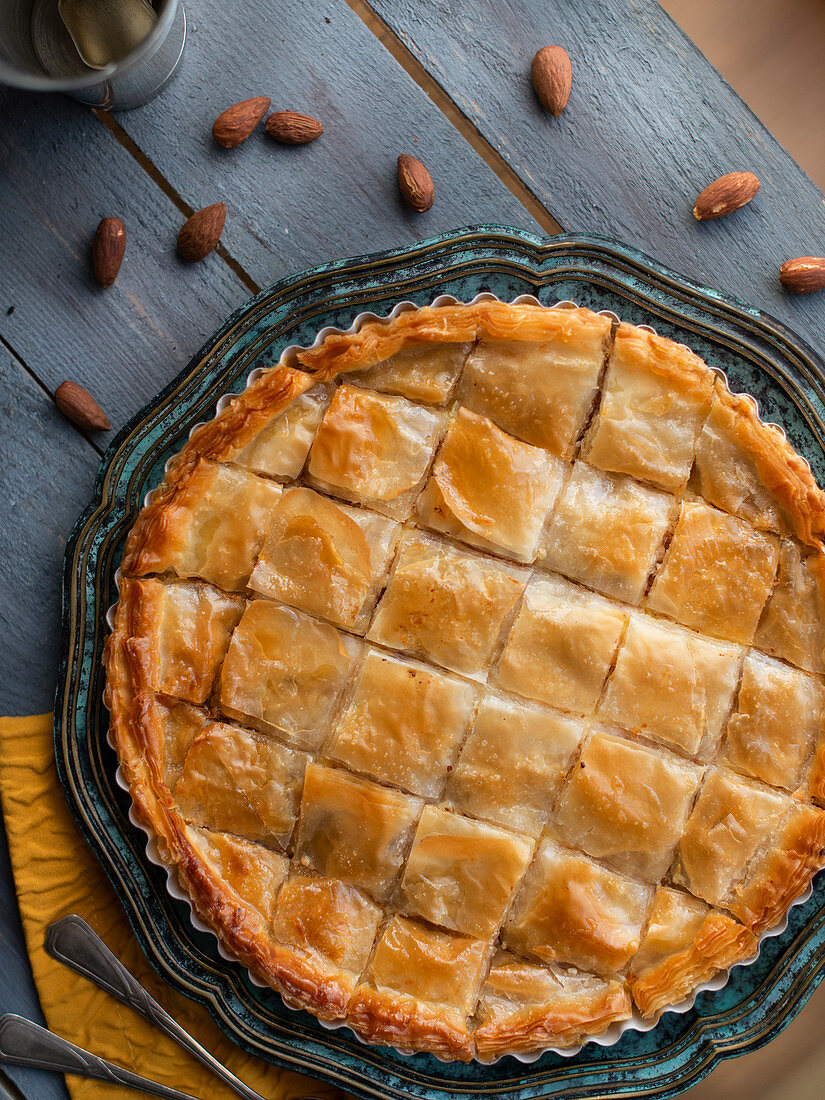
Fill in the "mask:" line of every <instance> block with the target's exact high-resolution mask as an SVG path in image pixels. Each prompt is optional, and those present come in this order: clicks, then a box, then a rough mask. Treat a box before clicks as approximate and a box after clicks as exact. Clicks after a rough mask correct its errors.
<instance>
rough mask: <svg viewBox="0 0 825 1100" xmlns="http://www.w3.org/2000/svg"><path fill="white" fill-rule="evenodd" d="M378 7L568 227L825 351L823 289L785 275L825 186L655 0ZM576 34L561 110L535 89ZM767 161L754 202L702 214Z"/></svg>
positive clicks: (805, 239) (811, 244) (807, 242)
mask: <svg viewBox="0 0 825 1100" xmlns="http://www.w3.org/2000/svg"><path fill="white" fill-rule="evenodd" d="M372 6H373V8H374V9H375V11H376V12H377V13H378V15H379V16H380V17H381V18H382V19H383V20H384V22H385V23H386V24H387V25H388V27H389V28H390V29H391V30H392V31H393V32H394V33H396V34H397V35H398V36H399V37H400V39H401V41H402V42H403V44H404V45H405V46H406V47H407V48H408V49H409V50H410V51H411V52H412V53H413V55H414V56H415V57H416V58H417V59H418V60H419V61H420V62H421V64H422V65H424V67H425V68H426V69H427V70H428V71H429V72H430V74H431V75H433V76H434V77H435V78H436V79H437V80H438V82H439V83H440V84H441V86H442V87H443V88H444V89H445V91H446V92H447V93H448V94H449V95H451V96H452V97H453V99H454V100H455V101H456V103H457V104H458V106H459V107H460V108H461V110H462V111H463V112H464V114H465V115H466V116H467V117H468V118H469V119H470V121H471V122H472V123H473V124H474V125H475V126H477V127H478V129H479V130H480V131H481V132H482V134H483V135H484V136H485V137H486V138H487V139H488V141H490V143H491V144H492V145H493V146H494V147H495V148H496V149H497V150H498V151H499V152H500V153H501V155H502V156H503V157H504V158H505V159H506V160H507V161H508V163H509V164H510V165H511V166H512V168H513V169H514V171H515V172H516V173H517V174H518V175H519V177H520V178H521V179H522V180H524V181H525V183H526V184H528V186H529V187H530V189H531V190H532V191H533V193H534V194H535V195H536V196H537V198H538V199H539V200H540V201H541V202H542V203H543V204H544V205H545V206H546V207H547V208H548V209H549V210H550V212H551V213H552V214H553V216H554V217H555V218H556V219H557V220H558V221H559V222H560V223H561V224H562V225H563V226H564V227H565V229H567V230H570V231H588V232H593V233H603V234H606V235H608V236H612V237H618V238H619V239H621V240H623V241H625V242H626V243H628V244H631V245H634V246H636V247H637V248H641V249H642V250H643V251H645V252H648V253H649V254H650V255H652V256H654V257H655V258H656V259H658V260H660V261H661V262H662V263H665V264H667V265H668V266H670V267H673V268H675V269H676V270H678V271H682V272H684V273H685V274H687V275H688V276H689V277H690V278H692V279H695V280H697V281H699V282H701V283H704V284H706V285H708V286H711V287H716V288H718V289H721V290H724V291H725V292H727V293H729V294H733V295H736V296H737V297H739V298H742V299H744V300H745V301H747V302H749V303H751V304H753V305H756V306H759V307H760V308H762V309H766V310H767V311H768V312H770V313H772V314H774V315H775V316H777V317H779V318H780V319H782V320H784V321H785V322H786V323H787V324H789V325H791V326H792V327H793V328H795V329H796V330H797V331H799V332H800V333H801V334H802V335H804V336H806V337H807V339H808V340H809V341H810V342H811V343H812V344H813V345H814V346H815V347H817V348H818V350H819V351H820V352H822V351H825V294H820V295H812V296H810V297H808V298H799V297H794V296H792V295H789V294H787V293H786V292H784V291H783V290H782V288H781V286H780V285H779V281H778V277H777V272H778V269H779V266H780V264H781V263H782V262H783V261H784V260H785V259H787V258H788V257H790V256H798V255H805V254H811V253H812V252H813V253H816V252H817V250H818V248H820V247H821V242H822V241H823V239H825V204H823V196H822V193H821V192H820V191H819V189H818V188H817V187H815V185H814V184H813V183H812V182H811V181H810V180H809V179H808V177H807V176H806V175H805V173H804V172H803V171H802V169H801V168H800V167H799V166H798V165H797V164H796V163H795V162H794V161H793V160H792V159H791V157H790V156H789V155H788V154H787V153H786V152H785V151H784V150H783V149H782V148H781V146H780V145H779V144H778V143H777V142H776V140H775V139H774V138H773V137H772V136H771V134H770V133H769V132H768V131H767V130H766V129H765V127H764V126H763V125H762V123H760V122H759V120H758V119H757V118H756V117H755V116H754V115H753V114H752V113H751V111H750V110H749V109H748V108H747V107H746V106H745V104H743V103H742V101H741V100H740V99H739V97H738V96H737V95H736V93H735V92H734V91H733V90H732V89H731V88H730V87H729V86H728V85H727V84H726V83H725V82H724V80H722V78H721V77H720V76H719V74H718V73H717V72H716V71H715V70H714V69H713V67H712V66H711V65H710V64H709V62H708V61H707V60H706V59H705V58H704V57H703V56H702V54H701V53H700V52H699V51H698V50H697V48H696V47H695V46H694V45H693V43H692V42H690V40H689V39H688V38H687V37H686V36H685V35H684V34H683V33H682V31H680V30H679V28H678V27H677V26H676V25H675V24H674V23H673V22H672V20H671V19H670V18H669V17H668V16H667V15H666V14H665V13H664V12H663V11H662V9H661V8H660V7H659V5H658V4H657V3H655V0H623V2H621V3H619V2H617V0H591V2H590V3H588V4H570V3H568V2H566V0H522V3H521V4H519V6H518V14H517V15H516V12H515V10H514V9H513V8H512V7H510V6H509V5H502V4H498V3H495V2H494V0H430V2H429V3H427V4H426V5H425V4H422V3H420V2H419V0H374V2H373V4H372ZM548 44H558V45H562V46H564V47H565V49H566V50H567V51H568V53H569V54H570V56H571V59H572V63H573V91H572V94H571V97H570V102H569V104H568V106H567V109H566V110H565V112H564V114H562V115H561V116H560V117H559V118H553V117H552V116H549V115H547V114H545V113H544V112H543V111H542V109H541V107H540V106H539V104H538V101H537V100H536V98H535V95H534V94H533V91H532V88H531V86H530V79H529V73H530V63H531V60H532V58H533V56H534V54H535V53H536V51H537V50H538V49H539V47H541V46H544V45H548ZM740 169H741V170H748V171H752V172H755V173H756V175H757V176H759V178H760V180H761V181H762V189H761V191H760V192H759V195H758V196H757V197H756V199H754V201H753V202H752V203H751V204H750V205H749V206H748V207H747V208H745V209H743V210H741V211H737V212H736V213H735V214H732V215H730V216H729V217H727V218H722V219H719V220H718V221H716V222H711V223H706V224H702V225H699V224H697V222H696V221H695V219H694V218H693V216H692V215H691V208H692V206H693V202H694V199H695V198H696V195H697V194H698V193H699V191H701V190H702V188H703V187H704V186H705V185H706V184H707V183H709V182H710V181H711V180H713V179H715V178H716V177H717V176H719V175H721V174H723V173H724V172H728V171H734V170H740Z"/></svg>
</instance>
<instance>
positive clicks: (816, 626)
mask: <svg viewBox="0 0 825 1100" xmlns="http://www.w3.org/2000/svg"><path fill="white" fill-rule="evenodd" d="M824 595H825V555H823V554H822V553H821V552H820V551H813V552H811V551H809V550H806V549H804V548H803V547H802V546H800V545H799V543H797V542H794V541H793V540H792V539H783V540H782V542H781V543H780V545H779V570H778V572H777V576H776V585H775V586H774V589H773V592H772V593H771V596H770V599H769V600H768V602H767V605H766V606H765V610H764V612H763V614H762V619H761V621H760V623H759V627H758V629H757V631H756V638H755V643H754V644H755V645H757V646H759V648H760V649H765V650H767V652H768V653H771V654H773V656H774V657H781V658H782V660H784V661H790V663H791V664H792V665H798V666H799V668H804V669H807V670H808V672H825V660H824V659H823V654H825V599H824V598H823V597H824Z"/></svg>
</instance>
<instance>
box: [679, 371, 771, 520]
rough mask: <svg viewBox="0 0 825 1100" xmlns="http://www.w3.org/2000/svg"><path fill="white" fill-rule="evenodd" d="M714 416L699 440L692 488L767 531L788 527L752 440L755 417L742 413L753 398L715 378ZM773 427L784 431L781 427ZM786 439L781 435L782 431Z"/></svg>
mask: <svg viewBox="0 0 825 1100" xmlns="http://www.w3.org/2000/svg"><path fill="white" fill-rule="evenodd" d="M715 389H716V392H715V394H714V398H713V404H712V405H711V408H710V415H709V416H708V418H707V420H706V421H705V424H704V427H703V428H702V433H701V435H700V436H699V439H698V441H697V443H696V464H695V466H694V468H693V473H692V475H691V482H690V485H691V488H692V489H694V490H695V491H696V493H698V494H699V496H701V497H703V498H704V499H705V500H707V501H708V502H709V503H710V504H715V505H716V507H717V508H721V509H722V510H723V511H724V512H730V514H731V515H733V516H738V517H739V519H744V520H746V521H747V522H748V523H751V524H753V526H754V527H759V528H762V529H764V530H767V531H778V532H787V530H788V521H787V517H786V515H785V511H784V509H783V508H782V506H781V504H780V503H779V501H778V500H777V498H776V496H775V495H774V494H773V493H772V492H771V489H770V488H769V487H768V486H767V485H766V484H765V483H764V481H763V480H762V477H761V473H760V469H759V464H758V462H757V460H756V459H755V458H754V455H753V453H752V447H749V446H748V444H749V442H750V440H751V439H752V437H753V426H752V423H753V418H752V417H751V416H743V415H742V413H741V409H742V405H743V403H748V404H750V405H751V406H753V404H754V403H753V401H752V399H751V398H750V397H734V396H732V395H731V394H730V393H728V392H727V391H726V388H725V384H724V383H723V382H722V381H720V380H718V379H717V381H716V387H715ZM765 430H766V431H768V430H773V431H776V432H777V435H779V432H778V429H775V428H774V429H770V427H769V426H766V428H765ZM780 439H781V436H780Z"/></svg>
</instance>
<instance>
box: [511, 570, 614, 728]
mask: <svg viewBox="0 0 825 1100" xmlns="http://www.w3.org/2000/svg"><path fill="white" fill-rule="evenodd" d="M626 622H627V612H626V611H624V610H623V609H622V608H620V607H618V606H617V605H616V604H613V603H610V602H609V601H608V600H605V599H602V598H601V597H600V596H595V595H593V594H592V593H590V592H587V591H586V590H585V589H582V588H578V587H577V586H576V585H573V584H570V583H569V582H568V581H565V580H562V579H561V578H560V577H546V578H534V579H533V580H531V581H530V583H529V584H528V585H527V590H526V592H525V594H524V599H523V600H522V603H521V607H520V608H519V610H518V614H517V615H516V619H515V623H514V624H513V628H512V630H511V632H510V635H509V638H508V639H507V644H506V646H505V648H504V652H503V654H502V657H501V661H500V662H499V665H498V669H497V671H496V672H495V673H494V675H493V681H494V682H495V683H496V685H497V686H499V687H501V688H504V689H505V690H506V691H514V692H516V693H517V694H519V695H525V696H527V697H528V698H532V699H539V700H541V701H542V702H545V703H549V704H551V705H552V706H554V707H559V708H560V709H562V710H569V711H573V712H574V713H576V714H592V713H593V711H594V709H595V707H596V702H597V701H598V698H599V695H600V693H601V690H602V687H603V685H604V682H605V680H606V679H607V674H608V672H609V671H610V667H611V665H612V663H613V658H614V657H615V654H616V650H617V648H618V645H619V639H620V638H621V635H622V631H623V629H624V626H625V623H626Z"/></svg>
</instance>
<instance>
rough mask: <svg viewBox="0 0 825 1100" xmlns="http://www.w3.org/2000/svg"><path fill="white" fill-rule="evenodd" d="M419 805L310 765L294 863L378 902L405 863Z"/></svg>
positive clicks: (403, 796) (346, 775)
mask: <svg viewBox="0 0 825 1100" xmlns="http://www.w3.org/2000/svg"><path fill="white" fill-rule="evenodd" d="M421 805H422V804H421V800H420V799H419V798H411V797H410V796H409V795H406V794H402V793H401V792H400V791H393V790H389V789H388V788H386V787H381V786H379V785H378V784H377V783H371V782H369V781H368V780H366V779H359V778H357V777H356V776H354V775H352V774H350V773H349V772H345V771H342V770H339V769H338V768H326V767H323V766H322V765H320V764H315V763H313V764H310V765H309V767H308V768H307V771H306V777H305V779H304V793H303V798H302V801H301V818H300V822H299V825H298V838H297V840H296V843H295V859H296V861H297V862H298V863H299V864H300V865H302V866H304V867H312V868H314V869H315V870H316V871H318V872H320V874H322V875H331V876H332V877H333V878H340V879H343V880H344V881H345V882H349V883H351V884H352V885H353V886H360V887H361V888H362V889H364V890H367V891H368V892H369V893H370V894H371V895H372V896H373V897H374V898H375V899H377V900H378V901H382V900H384V899H386V897H387V896H388V895H389V893H390V890H391V889H392V886H393V884H394V883H395V880H396V879H397V878H398V875H399V873H400V871H401V868H402V867H403V865H404V860H405V858H406V855H407V852H408V851H409V849H410V844H411V843H412V838H413V832H414V831H415V823H416V821H417V820H418V816H419V814H420V813H421Z"/></svg>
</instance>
